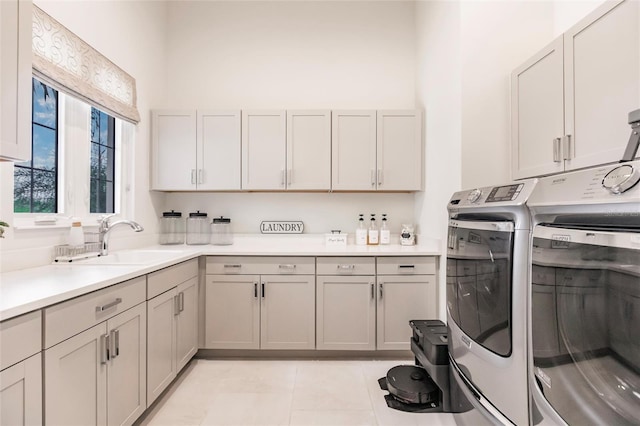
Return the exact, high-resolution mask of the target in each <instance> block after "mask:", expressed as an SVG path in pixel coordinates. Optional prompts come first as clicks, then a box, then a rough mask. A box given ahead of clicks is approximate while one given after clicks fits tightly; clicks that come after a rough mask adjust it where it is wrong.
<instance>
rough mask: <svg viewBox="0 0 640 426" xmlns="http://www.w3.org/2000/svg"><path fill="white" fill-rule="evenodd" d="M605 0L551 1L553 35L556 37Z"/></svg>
mask: <svg viewBox="0 0 640 426" xmlns="http://www.w3.org/2000/svg"><path fill="white" fill-rule="evenodd" d="M604 2H605V0H555V1H554V2H553V36H554V37H557V36H559V35H560V34H562V33H563V32H565V31H567V30H568V29H569V28H571V27H572V26H573V25H574V24H575V23H576V22H578V21H579V20H581V19H582V18H584V17H585V16H587V15H588V14H589V13H591V12H592V11H593V10H595V9H596V8H597V7H598V6H600V5H601V4H603V3H604Z"/></svg>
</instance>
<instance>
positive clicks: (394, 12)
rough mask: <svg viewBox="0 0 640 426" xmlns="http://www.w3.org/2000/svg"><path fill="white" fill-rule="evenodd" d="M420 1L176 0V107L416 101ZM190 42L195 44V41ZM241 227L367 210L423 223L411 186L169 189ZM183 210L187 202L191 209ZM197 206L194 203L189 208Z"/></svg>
mask: <svg viewBox="0 0 640 426" xmlns="http://www.w3.org/2000/svg"><path fill="white" fill-rule="evenodd" d="M414 10H415V4H414V3H413V2H404V1H394V2H376V1H373V2H364V1H354V2H351V1H340V2H318V1H303V2H279V1H269V2H260V1H258V2H252V1H247V2H245V1H242V2H200V1H196V2H190V1H180V2H173V3H171V4H170V6H169V11H168V16H169V22H168V30H167V39H168V45H167V77H168V81H169V82H170V84H169V85H168V87H167V99H166V104H164V105H162V104H158V105H155V106H156V107H158V108H160V107H171V108H227V109H228V108H237V109H251V108H264V109H287V108H289V109H293V108H326V109H341V108H344V109H350V108H351V109H353V108H368V109H379V108H392V109H393V108H414V105H415V30H414V18H413V14H414ZM185 46H188V48H185ZM164 206H165V208H166V209H170V208H175V207H176V206H199V207H200V208H201V209H204V210H206V211H207V212H208V213H209V214H210V215H213V214H216V215H219V214H225V215H228V216H230V217H231V219H232V221H233V226H234V230H236V231H239V232H254V233H255V232H257V231H258V228H257V225H256V224H257V223H259V222H260V221H261V220H276V219H299V220H303V221H304V222H305V226H306V229H305V232H313V233H315V232H326V231H328V230H330V229H336V228H339V229H342V230H343V231H347V232H353V230H354V227H355V223H356V219H357V215H358V213H364V214H368V213H383V212H385V213H388V214H389V217H390V222H391V224H392V231H393V232H399V230H400V226H401V223H402V222H404V221H408V222H410V223H411V222H413V206H414V197H413V195H410V194H351V195H349V194H327V193H325V194H282V193H269V194H255V193H239V194H238V193H236V194H224V193H217V194H213V193H212V194H168V195H167V197H166V203H165V205H164ZM181 208H182V207H181ZM182 210H183V211H185V210H187V209H186V207H185V208H182Z"/></svg>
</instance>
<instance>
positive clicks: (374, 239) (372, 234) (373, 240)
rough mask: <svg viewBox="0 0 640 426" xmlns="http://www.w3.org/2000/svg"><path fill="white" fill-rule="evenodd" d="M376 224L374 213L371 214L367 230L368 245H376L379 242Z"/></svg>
mask: <svg viewBox="0 0 640 426" xmlns="http://www.w3.org/2000/svg"><path fill="white" fill-rule="evenodd" d="M378 236H379V234H378V226H377V225H376V215H375V214H371V225H369V232H368V234H367V244H368V245H370V246H377V245H378V244H379V239H378Z"/></svg>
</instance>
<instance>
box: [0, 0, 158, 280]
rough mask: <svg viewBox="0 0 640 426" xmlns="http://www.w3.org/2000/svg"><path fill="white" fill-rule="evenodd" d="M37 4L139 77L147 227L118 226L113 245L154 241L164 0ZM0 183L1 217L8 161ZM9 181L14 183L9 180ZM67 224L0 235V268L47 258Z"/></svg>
mask: <svg viewBox="0 0 640 426" xmlns="http://www.w3.org/2000/svg"><path fill="white" fill-rule="evenodd" d="M35 4H36V5H37V6H39V7H40V8H41V9H43V10H44V11H45V12H47V13H48V14H49V15H51V16H52V17H54V18H55V19H56V20H58V21H59V22H61V23H62V24H63V25H65V26H66V27H67V28H69V29H70V30H71V31H73V32H74V33H75V34H77V35H78V36H79V37H80V38H82V39H84V40H85V41H86V42H87V43H89V44H90V45H91V46H93V47H94V48H95V49H96V50H98V51H99V52H101V53H102V54H104V55H105V56H107V57H108V58H109V59H110V60H111V61H113V62H114V63H115V64H117V65H118V66H120V67H121V68H122V69H124V70H125V71H126V72H128V73H129V74H131V75H132V76H133V77H134V78H135V79H136V83H137V95H138V110H139V111H140V115H141V117H142V119H141V122H140V124H138V126H137V128H136V135H135V163H136V167H135V179H134V181H133V185H132V187H131V188H130V189H131V191H134V196H133V199H134V203H135V205H134V218H135V219H136V220H138V221H139V222H140V223H142V224H143V225H144V226H145V228H146V230H145V232H143V233H140V234H134V233H132V232H130V231H129V230H122V231H116V232H115V233H114V239H113V240H112V242H113V244H112V247H113V248H115V249H117V248H119V247H122V246H125V245H126V246H128V247H135V246H139V245H145V244H149V243H151V242H156V241H157V237H156V235H155V234H156V232H157V231H156V228H157V215H158V213H156V205H159V204H160V203H161V199H162V198H163V196H162V195H159V194H154V193H150V192H149V191H148V188H149V177H148V176H149V175H148V173H149V172H148V170H149V140H150V136H149V135H150V126H149V118H150V113H149V111H150V108H151V106H153V105H158V104H161V103H163V102H164V96H165V91H164V87H165V73H164V69H165V57H164V46H165V21H166V5H165V4H164V3H162V2H148V1H52V0H36V1H35ZM0 167H1V168H2V170H1V173H2V179H3V185H2V189H0V198H1V199H2V202H1V203H0V204H1V205H2V218H3V219H4V220H10V221H11V219H9V218H12V217H13V193H12V190H7V188H8V187H9V185H6V184H4V182H5V179H7V180H10V179H12V178H13V171H12V168H13V166H12V164H8V163H3V164H1V165H0ZM11 187H12V185H11ZM67 234H68V229H54V230H33V231H28V230H23V231H21V230H17V231H16V230H15V229H13V228H9V230H8V232H7V233H6V234H5V235H6V236H7V238H5V239H4V240H0V241H1V242H0V244H1V245H0V254H1V260H0V269H2V270H3V271H8V270H12V269H20V268H24V267H30V266H37V265H41V264H46V263H49V262H51V259H52V254H53V246H54V245H57V244H64V243H65V238H66V235H67Z"/></svg>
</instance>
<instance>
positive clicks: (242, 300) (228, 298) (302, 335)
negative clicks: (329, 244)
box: [205, 275, 315, 349]
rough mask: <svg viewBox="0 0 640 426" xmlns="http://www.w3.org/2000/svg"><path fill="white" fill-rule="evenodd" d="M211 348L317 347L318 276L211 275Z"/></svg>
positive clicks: (208, 319) (208, 302) (208, 309)
mask: <svg viewBox="0 0 640 426" xmlns="http://www.w3.org/2000/svg"><path fill="white" fill-rule="evenodd" d="M205 303H206V332H205V336H206V337H205V348H207V349H314V348H315V314H314V312H315V309H314V308H315V276H313V275H207V279H206V302H205Z"/></svg>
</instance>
